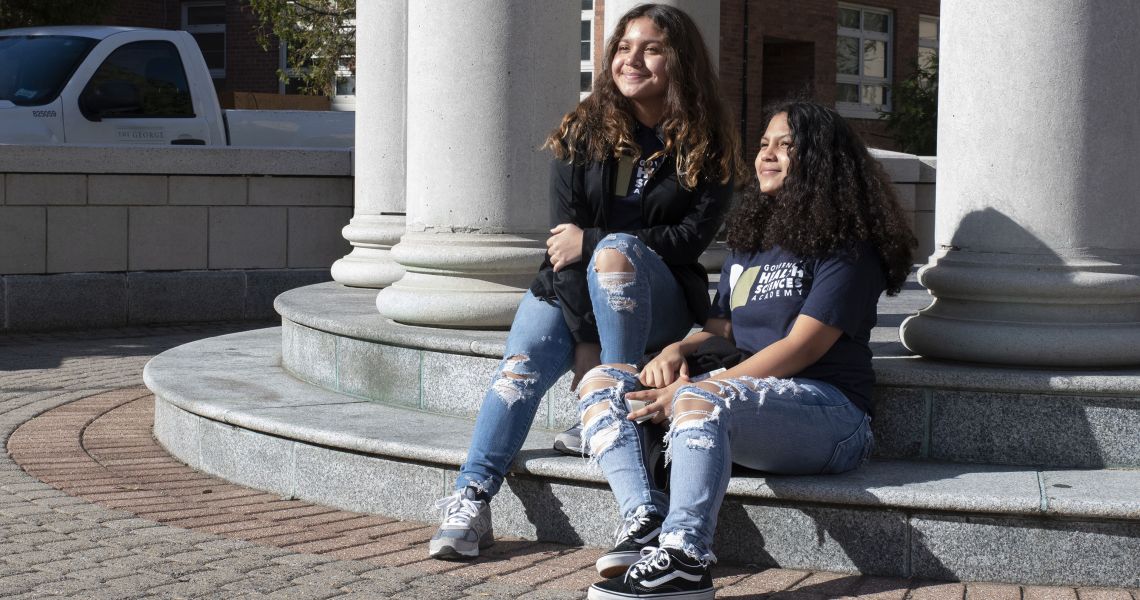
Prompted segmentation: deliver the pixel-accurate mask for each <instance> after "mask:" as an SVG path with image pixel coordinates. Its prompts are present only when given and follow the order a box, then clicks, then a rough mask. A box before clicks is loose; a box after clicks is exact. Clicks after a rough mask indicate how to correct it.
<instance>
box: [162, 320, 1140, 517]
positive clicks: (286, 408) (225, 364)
mask: <svg viewBox="0 0 1140 600" xmlns="http://www.w3.org/2000/svg"><path fill="white" fill-rule="evenodd" d="M279 335H280V334H279V331H278V330H277V329H276V328H271V329H264V330H258V331H254V332H246V333H238V334H232V335H227V336H222V337H218V338H212V339H208V340H203V341H199V342H194V343H192V344H187V345H185V346H181V347H178V348H175V349H173V350H170V351H167V352H165V353H163V354H160V355H158V356H156V357H155V358H154V359H152V360H151V362H150V363H148V365H147V367H146V370H145V371H144V379H145V381H146V383H147V386H148V387H150V388H151V390H153V391H154V392H155V394H156V396H157V397H158V398H159V399H160V401H162V402H167V403H169V404H171V405H172V406H174V407H177V408H178V409H181V410H183V411H186V412H188V413H191V414H195V415H198V416H201V417H203V418H205V419H208V420H210V421H217V422H219V423H224V424H226V425H229V426H233V427H237V428H241V429H244V430H248V431H250V432H257V433H260V434H266V435H268V436H272V437H274V438H279V439H287V440H295V441H297V442H300V443H305V444H310V445H314V446H321V447H324V448H331V449H337V450H341V451H345V452H350V453H362V454H368V455H379V456H383V457H386V458H390V459H395V460H400V461H412V462H427V463H433V464H438V465H445V466H446V467H448V468H454V467H456V466H458V465H459V464H460V463H461V462H462V460H463V458H464V455H465V452H466V448H467V443H468V440H469V436H470V431H471V421H470V420H468V419H463V418H458V417H453V416H445V415H437V414H431V413H426V412H422V411H417V410H412V409H409V408H405V407H394V406H389V405H384V404H380V403H375V402H367V401H362V400H359V399H356V398H352V397H349V396H345V395H343V394H337V393H334V392H330V391H327V390H324V389H320V388H317V387H314V386H311V385H309V384H305V383H303V382H300V381H297V380H296V379H293V378H292V377H289V376H288V375H287V373H286V372H285V371H284V370H283V369H282V368H281V367H280V365H279V360H280V355H279V353H278V350H277V344H278V342H279ZM397 422H398V423H400V424H401V426H400V427H398V428H394V427H392V426H391V424H392V423H397ZM554 434H555V432H554V431H552V430H544V429H538V428H535V429H532V431H531V433H530V435H529V436H528V438H527V441H526V443H525V445H524V447H523V452H522V453H521V456H520V459H519V460H518V461H517V462H516V465H515V467H514V468H515V470H516V472H518V473H520V474H527V475H533V476H539V477H549V478H554V479H562V480H571V481H581V482H584V483H587V482H588V483H593V484H601V483H604V478H603V477H602V475H601V473H600V471H599V470H598V469H597V468H596V467H593V466H590V465H589V464H588V463H587V462H586V461H583V460H580V459H574V458H569V457H564V456H560V455H557V454H555V453H553V452H552V451H551V450H550V447H551V443H552V441H553V436H554ZM179 446H184V444H180V445H179ZM1045 482H1049V485H1050V487H1048V488H1046V487H1045ZM1065 482H1068V483H1065ZM1056 483H1061V484H1062V485H1068V486H1070V487H1067V488H1066V487H1051V486H1052V485H1054V484H1056ZM1102 488H1104V489H1108V490H1111V493H1109V494H1102V493H1101V489H1102ZM1062 490H1063V492H1062ZM729 493H730V494H731V495H734V496H741V497H746V498H751V499H757V500H779V501H796V502H810V503H820V504H836V505H846V506H858V507H864V508H875V509H883V510H891V509H894V510H908V511H909V510H915V511H939V512H964V513H970V514H990V515H1044V514H1048V515H1050V516H1055V517H1066V518H1100V519H1104V518H1108V519H1132V520H1135V519H1140V471H1127V470H1118V471H1041V472H1039V471H1037V470H1032V469H1024V468H1012V467H1004V466H996V465H963V464H953V463H935V462H913V461H879V460H876V461H872V462H871V463H869V465H867V466H866V467H864V468H862V469H859V470H857V471H854V472H851V473H847V474H843V475H838V476H826V477H760V476H753V475H748V476H739V477H734V478H733V480H732V483H731V484H730V486H729ZM1043 493H1044V494H1045V495H1043ZM1051 499H1052V500H1051Z"/></svg>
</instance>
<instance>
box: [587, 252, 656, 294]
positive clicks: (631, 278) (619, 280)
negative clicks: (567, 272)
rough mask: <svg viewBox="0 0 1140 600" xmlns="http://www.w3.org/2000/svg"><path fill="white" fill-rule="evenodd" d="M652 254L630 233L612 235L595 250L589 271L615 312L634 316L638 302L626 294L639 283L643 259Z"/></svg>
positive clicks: (596, 285)
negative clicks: (640, 265) (640, 266)
mask: <svg viewBox="0 0 1140 600" xmlns="http://www.w3.org/2000/svg"><path fill="white" fill-rule="evenodd" d="M647 252H652V251H651V250H650V249H649V247H648V246H646V245H645V242H642V241H641V240H639V239H637V237H636V236H632V235H630V234H628V233H611V234H610V235H607V236H606V237H604V238H602V241H600V242H598V245H597V246H596V247H595V248H594V253H593V256H592V257H591V258H590V267H589V270H588V273H589V278H590V281H591V283H592V284H593V287H595V288H597V289H600V290H603V291H605V293H606V300H607V304H608V305H609V307H610V309H612V310H614V311H615V312H625V313H632V312H634V311H635V310H637V308H638V299H637V298H636V297H634V296H633V295H630V294H628V293H627V291H628V288H629V287H631V286H633V285H635V284H636V283H637V282H638V271H639V264H640V262H641V259H642V258H643V257H644V256H645V255H646V253H647Z"/></svg>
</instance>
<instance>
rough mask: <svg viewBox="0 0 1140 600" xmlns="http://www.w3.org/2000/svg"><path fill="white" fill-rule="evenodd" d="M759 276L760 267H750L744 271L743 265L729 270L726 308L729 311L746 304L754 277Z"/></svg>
mask: <svg viewBox="0 0 1140 600" xmlns="http://www.w3.org/2000/svg"><path fill="white" fill-rule="evenodd" d="M759 274H760V267H751V268H749V269H745V268H744V265H732V268H731V269H730V270H729V286H731V287H730V288H729V289H730V290H731V292H730V295H729V301H728V307H729V309H730V310H736V309H738V308H740V307H741V306H744V305H745V304H747V303H748V292H749V290H751V289H752V283H753V282H755V281H756V276H757V275H759Z"/></svg>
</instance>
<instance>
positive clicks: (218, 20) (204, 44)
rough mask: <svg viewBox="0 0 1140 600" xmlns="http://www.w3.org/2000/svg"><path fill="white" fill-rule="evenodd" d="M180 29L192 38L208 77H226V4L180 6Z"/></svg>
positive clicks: (210, 3)
mask: <svg viewBox="0 0 1140 600" xmlns="http://www.w3.org/2000/svg"><path fill="white" fill-rule="evenodd" d="M182 29H184V30H185V31H186V32H187V33H189V34H190V35H192V36H194V40H195V41H197V42H198V48H200V49H201V50H202V58H204V59H206V66H207V67H209V68H210V77H213V78H214V79H224V78H225V76H226V3H225V2H192V3H186V4H183V5H182Z"/></svg>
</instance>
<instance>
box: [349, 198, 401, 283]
mask: <svg viewBox="0 0 1140 600" xmlns="http://www.w3.org/2000/svg"><path fill="white" fill-rule="evenodd" d="M404 221H405V219H404V216H403V215H358V216H355V217H353V218H352V220H351V221H350V222H349V224H348V225H346V226H345V227H344V229H343V230H341V235H343V236H344V239H346V240H348V241H349V242H350V243H352V245H353V249H352V252H350V253H349V254H348V255H347V256H345V257H343V258H341V259H340V260H337V261H336V262H334V263H333V265H332V269H331V272H332V278H333V279H334V280H335V281H336V282H337V283H340V284H343V285H347V286H351V287H364V288H383V287H387V286H389V285H391V284H392V283H394V282H395V281H396V280H398V279H400V278H401V277H403V276H404V268H403V267H401V266H400V264H399V263H397V262H396V259H395V258H393V257H392V252H391V250H392V246H394V245H395V244H396V243H397V242H399V241H400V236H402V235H403V234H404Z"/></svg>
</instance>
